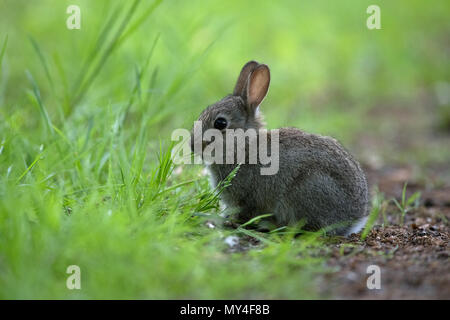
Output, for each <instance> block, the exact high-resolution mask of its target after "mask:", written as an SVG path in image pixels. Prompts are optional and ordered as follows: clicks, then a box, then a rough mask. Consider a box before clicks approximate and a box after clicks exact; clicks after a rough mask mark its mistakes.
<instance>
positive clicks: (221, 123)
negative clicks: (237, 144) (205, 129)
mask: <svg viewBox="0 0 450 320" xmlns="http://www.w3.org/2000/svg"><path fill="white" fill-rule="evenodd" d="M226 127H227V120H226V119H224V118H217V119H216V121H214V128H216V129H218V130H223V129H225V128H226Z"/></svg>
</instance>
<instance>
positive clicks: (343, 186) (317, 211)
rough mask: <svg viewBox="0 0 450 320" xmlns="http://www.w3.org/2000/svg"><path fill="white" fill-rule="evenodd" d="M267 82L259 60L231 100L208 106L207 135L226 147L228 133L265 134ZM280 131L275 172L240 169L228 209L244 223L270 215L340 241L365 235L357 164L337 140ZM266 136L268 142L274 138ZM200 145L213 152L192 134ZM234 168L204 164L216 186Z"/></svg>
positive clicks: (363, 187)
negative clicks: (215, 134) (214, 134)
mask: <svg viewBox="0 0 450 320" xmlns="http://www.w3.org/2000/svg"><path fill="white" fill-rule="evenodd" d="M269 83H270V71H269V68H268V66H267V65H265V64H259V63H258V62H256V61H250V62H248V63H247V64H245V65H244V67H243V68H242V70H241V73H240V75H239V78H238V80H237V83H236V86H235V88H234V91H233V94H231V95H228V96H226V97H225V98H223V99H222V100H220V101H219V102H217V103H215V104H213V105H211V106H209V107H208V108H206V110H204V111H203V113H202V114H201V115H200V117H199V121H201V123H202V132H204V131H206V130H207V129H213V128H215V129H217V130H220V131H221V132H222V135H223V139H224V141H225V144H226V143H227V141H226V136H225V131H226V129H243V130H249V129H253V130H256V131H257V132H259V131H261V130H266V129H264V123H263V121H262V117H261V114H260V112H259V105H260V104H261V102H262V101H263V100H264V98H265V96H266V94H267V91H268V89H269ZM276 130H278V134H279V144H278V149H279V150H278V151H279V155H278V157H279V170H278V172H277V173H276V174H274V175H261V172H260V168H261V167H262V166H263V165H262V164H261V163H259V162H258V163H256V164H249V163H247V162H246V163H243V164H241V166H240V168H239V170H238V171H237V174H236V176H235V177H234V178H233V179H232V181H231V185H230V186H228V187H227V188H225V189H224V190H223V192H222V193H221V200H222V202H223V203H224V204H225V205H226V207H227V208H229V209H234V210H235V211H237V218H238V220H240V221H246V220H248V219H251V218H253V217H255V216H258V215H261V214H267V213H271V214H273V217H274V222H275V223H276V225H278V226H284V225H293V224H296V223H298V222H300V221H301V222H302V223H303V229H304V230H310V231H316V230H319V229H322V228H325V230H329V231H327V232H328V233H329V234H335V235H349V234H351V233H354V232H358V231H360V230H361V229H362V228H363V227H364V225H365V223H366V220H367V216H368V190H367V182H366V177H365V175H364V172H363V171H362V170H361V167H360V165H359V163H358V162H357V161H356V160H355V159H353V157H352V156H351V155H350V154H349V153H348V152H347V151H346V150H345V149H344V148H343V147H342V146H341V145H340V144H339V143H338V142H337V141H336V140H335V139H333V138H330V137H324V136H320V135H316V134H310V133H306V132H303V131H301V130H299V129H296V128H281V129H276ZM272 131H273V130H272ZM267 132H268V135H267V139H268V141H270V139H271V136H270V132H271V131H267ZM198 139H202V141H201V145H202V148H205V146H206V145H208V141H205V140H204V138H203V135H202V136H201V137H198V136H194V134H193V133H192V135H191V148H192V149H193V150H194V142H195V141H197V140H198ZM252 141H253V142H252ZM252 143H256V140H254V139H253V140H252V139H249V141H246V150H247V149H248V148H249V144H252ZM258 152H259V149H258ZM236 165H237V164H218V163H211V164H209V165H207V168H208V170H209V172H210V175H211V180H212V184H213V186H214V187H215V186H217V184H218V183H220V182H221V181H222V180H223V179H225V178H226V177H227V176H228V175H229V174H230V173H231V171H232V170H233V169H234V168H235V167H236ZM326 227H328V228H326Z"/></svg>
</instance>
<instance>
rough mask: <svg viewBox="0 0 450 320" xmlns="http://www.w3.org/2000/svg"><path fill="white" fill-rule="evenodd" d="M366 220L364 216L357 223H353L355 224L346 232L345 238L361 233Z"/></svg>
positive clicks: (366, 217)
mask: <svg viewBox="0 0 450 320" xmlns="http://www.w3.org/2000/svg"><path fill="white" fill-rule="evenodd" d="M368 218H369V216H365V217H362V218H361V219H359V220H358V221H357V222H355V224H354V225H353V226H352V227H351V228H350V230H349V231H348V232H347V234H346V236H349V235H351V234H352V233H358V232H359V231H361V230H362V229H363V228H364V227H365V226H366V223H367V219H368Z"/></svg>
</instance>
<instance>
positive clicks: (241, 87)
mask: <svg viewBox="0 0 450 320" xmlns="http://www.w3.org/2000/svg"><path fill="white" fill-rule="evenodd" d="M257 66H258V62H256V61H249V62H247V63H246V64H245V65H244V66H243V67H242V70H241V73H240V74H239V78H238V80H237V82H236V86H235V87H234V91H233V95H235V96H241V97H243V98H245V97H246V93H247V83H248V77H249V75H250V73H252V71H253V70H255V68H256V67H257Z"/></svg>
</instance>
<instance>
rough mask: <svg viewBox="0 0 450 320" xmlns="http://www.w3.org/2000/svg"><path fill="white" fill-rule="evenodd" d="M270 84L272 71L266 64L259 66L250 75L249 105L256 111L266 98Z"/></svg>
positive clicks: (248, 85)
mask: <svg viewBox="0 0 450 320" xmlns="http://www.w3.org/2000/svg"><path fill="white" fill-rule="evenodd" d="M269 84H270V70H269V67H268V66H266V65H265V64H260V65H258V66H257V67H256V68H255V70H253V72H252V73H251V74H250V76H249V78H248V84H247V99H246V102H247V105H248V106H249V107H250V108H251V109H256V108H257V107H258V106H259V105H260V104H261V102H262V101H263V100H264V98H265V97H266V94H267V91H268V90H269Z"/></svg>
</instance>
